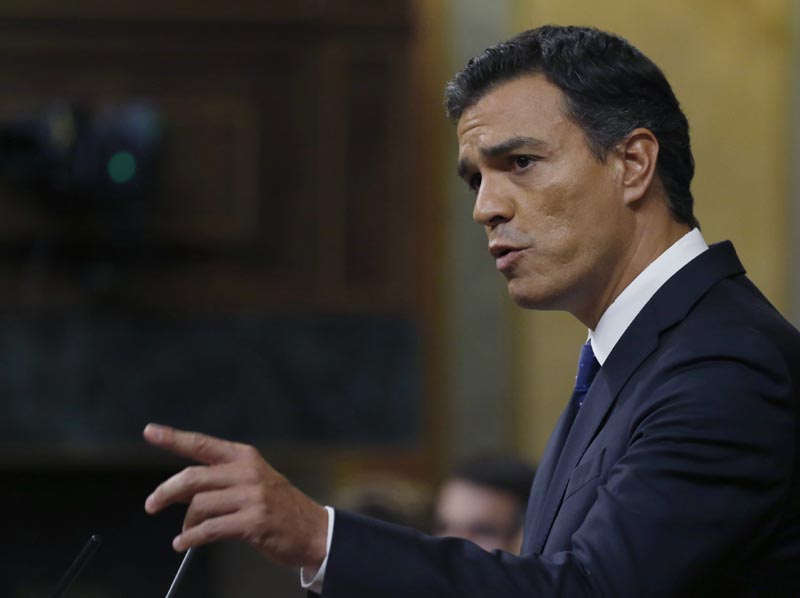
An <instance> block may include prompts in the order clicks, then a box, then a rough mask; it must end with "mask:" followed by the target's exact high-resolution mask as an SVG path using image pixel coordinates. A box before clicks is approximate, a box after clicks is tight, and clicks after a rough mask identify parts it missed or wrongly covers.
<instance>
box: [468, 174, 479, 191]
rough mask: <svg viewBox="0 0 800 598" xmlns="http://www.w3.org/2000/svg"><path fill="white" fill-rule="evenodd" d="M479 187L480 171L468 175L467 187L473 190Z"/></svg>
mask: <svg viewBox="0 0 800 598" xmlns="http://www.w3.org/2000/svg"><path fill="white" fill-rule="evenodd" d="M480 187H481V175H480V173H477V172H476V173H475V174H473V175H472V176H471V177H469V188H470V189H472V190H473V191H477V190H478V189H480Z"/></svg>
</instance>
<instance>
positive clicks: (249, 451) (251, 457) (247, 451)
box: [240, 444, 261, 461]
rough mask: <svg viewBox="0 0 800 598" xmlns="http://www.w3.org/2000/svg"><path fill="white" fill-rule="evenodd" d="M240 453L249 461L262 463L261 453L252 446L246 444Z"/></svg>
mask: <svg viewBox="0 0 800 598" xmlns="http://www.w3.org/2000/svg"><path fill="white" fill-rule="evenodd" d="M240 451H241V454H242V456H243V458H244V459H246V460H248V461H261V453H259V452H258V449H257V448H256V447H254V446H252V445H249V444H244V445H242V446H241V449H240Z"/></svg>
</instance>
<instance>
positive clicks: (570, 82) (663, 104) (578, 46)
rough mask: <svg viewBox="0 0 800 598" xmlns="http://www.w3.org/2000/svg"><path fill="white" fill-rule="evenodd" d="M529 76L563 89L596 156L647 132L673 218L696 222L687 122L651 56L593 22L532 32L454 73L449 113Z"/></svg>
mask: <svg viewBox="0 0 800 598" xmlns="http://www.w3.org/2000/svg"><path fill="white" fill-rule="evenodd" d="M529 74H542V75H544V76H545V77H546V78H547V79H548V81H550V82H551V83H552V84H553V85H555V86H556V87H558V88H559V89H560V90H561V92H562V93H563V94H564V97H565V98H566V114H567V116H568V117H569V118H570V119H572V120H573V122H575V123H576V124H577V125H578V126H580V127H581V129H583V131H584V134H585V136H586V139H587V142H588V144H589V147H590V148H591V149H592V151H593V152H594V153H595V155H596V156H597V158H598V159H599V160H601V161H603V160H605V157H606V154H607V152H608V150H610V149H611V148H612V147H614V145H616V144H617V143H618V142H619V141H621V140H622V139H624V138H625V137H626V136H627V135H628V134H629V133H630V132H631V131H633V130H634V129H636V128H639V127H643V128H645V129H649V130H650V131H651V132H652V133H653V135H655V137H656V139H658V144H659V152H658V162H657V173H658V176H659V179H660V180H661V183H662V184H663V185H664V188H665V189H666V192H667V196H668V198H669V203H670V206H669V207H670V210H671V212H672V215H673V217H674V218H675V219H676V220H677V221H678V222H684V223H686V224H688V225H690V226H692V227H694V226H698V223H697V219H696V218H695V216H694V213H693V204H694V199H693V198H692V192H691V190H690V185H691V182H692V177H693V176H694V158H693V157H692V149H691V145H690V143H689V123H688V122H687V120H686V116H685V115H684V114H683V112H682V111H681V107H680V104H679V103H678V100H677V98H676V97H675V94H674V93H673V92H672V88H671V87H670V85H669V82H667V79H666V77H665V76H664V73H662V72H661V69H659V68H658V66H656V65H655V63H653V61H652V60H650V59H649V58H647V56H645V55H644V54H642V53H641V52H640V51H639V50H637V49H636V48H635V47H633V46H632V45H631V44H630V43H628V42H627V41H626V40H624V39H623V38H621V37H619V36H617V35H613V34H610V33H606V32H603V31H599V30H597V29H593V28H591V27H556V26H552V25H547V26H544V27H539V28H537V29H531V30H529V31H524V32H523V33H520V34H518V35H516V36H515V37H513V38H511V39H510V40H508V41H506V42H502V43H500V44H498V45H496V46H493V47H491V48H488V49H487V50H485V51H484V52H483V53H482V54H480V55H479V56H476V57H475V58H473V59H471V60H470V61H469V62H468V63H467V66H466V67H464V69H463V70H462V71H460V72H458V73H456V75H455V77H453V80H452V81H450V83H448V85H447V89H446V92H445V106H446V108H447V115H448V117H449V118H450V119H451V120H454V121H457V120H458V119H460V118H461V114H462V113H463V112H464V110H466V109H467V108H469V107H470V106H472V105H473V104H474V103H476V102H477V101H478V100H479V99H480V98H481V97H483V95H485V94H486V93H487V92H489V91H491V90H492V89H493V88H494V87H495V86H497V85H498V84H500V83H504V82H507V81H510V80H512V79H515V78H518V77H520V76H523V75H529Z"/></svg>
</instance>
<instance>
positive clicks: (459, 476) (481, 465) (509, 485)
mask: <svg viewBox="0 0 800 598" xmlns="http://www.w3.org/2000/svg"><path fill="white" fill-rule="evenodd" d="M535 472H536V470H535V469H534V468H533V467H532V466H531V465H529V464H528V463H526V462H525V461H522V460H521V459H518V458H516V457H513V456H511V455H506V454H495V453H487V454H481V455H475V456H473V457H470V458H469V459H465V460H464V461H461V462H460V463H458V464H456V466H455V467H454V468H453V469H452V470H451V472H450V475H448V479H451V480H463V481H465V482H469V483H471V484H474V485H476V486H482V487H485V488H490V489H492V490H496V491H499V492H507V493H509V494H511V495H513V496H514V498H516V499H517V500H518V501H519V503H520V507H521V509H522V512H523V513H524V511H525V506H526V505H527V504H528V495H529V494H530V492H531V484H532V483H533V476H534V473H535Z"/></svg>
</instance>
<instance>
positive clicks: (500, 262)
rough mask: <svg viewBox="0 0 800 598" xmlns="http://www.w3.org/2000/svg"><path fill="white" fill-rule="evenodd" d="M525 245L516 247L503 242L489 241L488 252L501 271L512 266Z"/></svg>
mask: <svg viewBox="0 0 800 598" xmlns="http://www.w3.org/2000/svg"><path fill="white" fill-rule="evenodd" d="M526 249H527V247H517V246H513V245H506V244H503V243H490V244H489V253H491V254H492V257H494V261H495V266H496V267H497V269H498V270H500V271H501V272H502V271H504V270H507V269H508V268H510V267H512V266H513V265H514V263H515V262H516V261H517V259H518V258H519V257H520V256H521V255H522V252H523V251H525V250H526Z"/></svg>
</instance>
